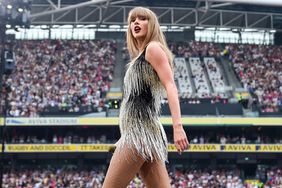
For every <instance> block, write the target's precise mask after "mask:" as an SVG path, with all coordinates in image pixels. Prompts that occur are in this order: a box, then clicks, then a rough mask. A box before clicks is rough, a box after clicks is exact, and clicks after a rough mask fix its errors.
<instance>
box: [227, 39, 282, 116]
mask: <svg viewBox="0 0 282 188" xmlns="http://www.w3.org/2000/svg"><path fill="white" fill-rule="evenodd" d="M225 48H226V50H228V54H229V58H230V60H231V61H232V63H233V67H234V70H235V72H236V73H237V75H238V77H239V79H240V80H241V82H242V85H243V86H244V88H245V89H246V90H248V91H249V92H250V93H251V94H253V95H254V96H256V97H257V99H258V102H259V104H260V107H261V111H262V112H279V111H282V57H281V53H282V50H281V46H266V45H235V44H229V45H227V46H226V47H225Z"/></svg>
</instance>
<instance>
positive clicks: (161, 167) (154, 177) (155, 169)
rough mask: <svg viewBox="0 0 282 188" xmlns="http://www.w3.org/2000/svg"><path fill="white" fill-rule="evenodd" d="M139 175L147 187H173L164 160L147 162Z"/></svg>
mask: <svg viewBox="0 0 282 188" xmlns="http://www.w3.org/2000/svg"><path fill="white" fill-rule="evenodd" d="M139 175H140V176H141V178H142V180H143V181H144V183H145V184H146V186H147V188H171V185H170V179H169V177H168V173H167V170H166V167H165V164H164V162H162V161H153V162H145V163H144V164H143V165H142V167H141V169H140V171H139Z"/></svg>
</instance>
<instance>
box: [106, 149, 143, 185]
mask: <svg viewBox="0 0 282 188" xmlns="http://www.w3.org/2000/svg"><path fill="white" fill-rule="evenodd" d="M118 149H119V148H117V149H116V151H115V152H114V154H113V157H112V159H111V162H110V165H109V168H108V172H107V174H106V178H105V180H104V183H103V188H126V187H127V185H128V184H129V183H130V181H131V180H132V179H133V178H134V176H135V175H136V174H137V172H138V171H139V170H140V168H141V166H142V165H143V163H144V159H143V158H141V157H140V156H132V151H131V150H130V149H129V148H123V149H122V151H119V152H118V151H117V150H118Z"/></svg>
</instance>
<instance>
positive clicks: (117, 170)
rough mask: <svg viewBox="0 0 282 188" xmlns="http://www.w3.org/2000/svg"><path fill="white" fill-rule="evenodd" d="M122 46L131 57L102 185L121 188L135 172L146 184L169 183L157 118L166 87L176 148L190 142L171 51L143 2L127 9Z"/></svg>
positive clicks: (163, 186) (155, 187)
mask: <svg viewBox="0 0 282 188" xmlns="http://www.w3.org/2000/svg"><path fill="white" fill-rule="evenodd" d="M127 48H128V51H129V53H130V55H131V58H132V61H131V62H130V63H129V64H128V68H127V72H126V74H125V77H124V96H123V101H122V104H121V108H120V131H121V138H120V140H119V141H118V143H117V146H116V150H115V152H114V154H113V157H112V159H111V162H110V166H109V169H108V172H107V175H106V178H105V181H104V184H103V188H126V187H127V185H128V184H129V183H130V181H131V180H132V179H133V178H134V176H135V175H136V174H137V173H138V174H139V175H140V176H141V178H142V180H143V181H144V183H145V184H146V186H147V187H148V188H169V187H171V186H170V180H169V176H168V173H167V170H166V167H165V161H167V153H168V152H167V138H166V135H165V132H164V129H163V126H162V125H161V123H160V121H159V114H160V108H161V100H162V98H163V94H165V92H166V94H167V99H168V104H169V108H170V111H171V115H172V122H173V137H174V143H175V146H176V148H177V150H178V152H179V153H181V152H183V150H185V149H187V148H188V145H189V142H188V139H187V136H186V133H185V132H184V129H183V126H182V122H181V113H180V107H179V100H178V94H177V88H176V85H175V83H174V78H173V71H172V70H173V69H172V54H171V52H170V51H169V49H168V47H167V44H166V42H165V38H164V35H163V33H162V31H161V29H160V25H159V22H158V19H157V17H156V15H155V13H154V12H152V11H151V10H149V9H147V8H143V7H136V8H134V9H132V10H131V11H130V12H129V16H128V30H127Z"/></svg>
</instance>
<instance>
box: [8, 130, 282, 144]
mask: <svg viewBox="0 0 282 188" xmlns="http://www.w3.org/2000/svg"><path fill="white" fill-rule="evenodd" d="M90 133H91V131H90ZM216 134H217V135H216ZM167 135H168V141H169V143H171V144H172V143H173V137H172V134H170V133H167ZM189 140H190V143H191V144H282V137H281V135H275V134H273V135H270V134H258V133H252V134H243V133H237V134H230V133H225V134H223V133H220V131H219V132H218V133H212V132H209V134H208V135H205V134H202V133H198V134H196V133H193V132H191V131H190V134H189ZM116 141H117V139H114V138H112V136H109V135H106V134H100V135H97V134H94V133H93V134H87V135H85V134H82V133H79V132H76V133H74V132H71V131H66V133H65V134H61V133H57V134H54V135H37V134H35V133H33V134H32V135H30V134H28V135H25V134H20V133H18V132H15V131H14V132H13V133H12V134H11V135H9V136H8V138H7V143H11V144H71V143H73V144H110V143H115V142H116Z"/></svg>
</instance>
